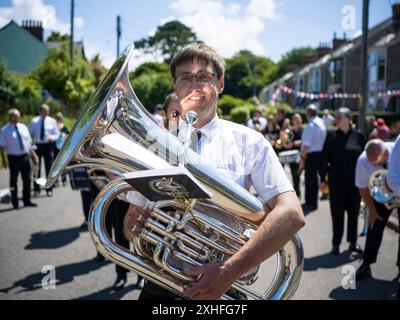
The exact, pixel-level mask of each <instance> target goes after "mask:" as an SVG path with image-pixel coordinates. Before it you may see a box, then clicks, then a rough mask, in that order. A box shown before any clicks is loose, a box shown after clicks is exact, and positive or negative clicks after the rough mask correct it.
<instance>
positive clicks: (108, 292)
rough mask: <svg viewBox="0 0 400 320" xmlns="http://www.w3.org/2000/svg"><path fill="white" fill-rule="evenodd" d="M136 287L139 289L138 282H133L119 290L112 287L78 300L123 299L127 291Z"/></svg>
mask: <svg viewBox="0 0 400 320" xmlns="http://www.w3.org/2000/svg"><path fill="white" fill-rule="evenodd" d="M136 289H138V287H137V285H136V284H131V285H129V286H127V287H124V288H122V289H121V290H118V291H115V290H113V288H112V287H110V288H105V289H103V290H100V291H98V292H94V293H91V294H89V295H87V296H83V297H79V298H77V300H121V299H122V298H123V297H124V296H125V295H126V294H127V293H129V292H131V291H133V290H136ZM139 290H141V289H139Z"/></svg>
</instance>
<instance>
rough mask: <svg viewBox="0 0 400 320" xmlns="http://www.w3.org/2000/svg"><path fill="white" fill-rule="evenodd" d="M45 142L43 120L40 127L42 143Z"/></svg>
mask: <svg viewBox="0 0 400 320" xmlns="http://www.w3.org/2000/svg"><path fill="white" fill-rule="evenodd" d="M43 140H44V118H42V124H41V126H40V141H41V142H43Z"/></svg>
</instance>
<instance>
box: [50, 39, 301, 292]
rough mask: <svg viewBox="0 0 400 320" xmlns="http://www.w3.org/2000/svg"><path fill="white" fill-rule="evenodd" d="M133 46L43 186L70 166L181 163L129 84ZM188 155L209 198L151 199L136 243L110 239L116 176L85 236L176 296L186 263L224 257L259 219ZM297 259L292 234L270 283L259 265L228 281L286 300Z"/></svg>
mask: <svg viewBox="0 0 400 320" xmlns="http://www.w3.org/2000/svg"><path fill="white" fill-rule="evenodd" d="M132 53H133V46H129V47H128V48H127V49H125V50H124V52H123V53H122V54H121V55H120V57H119V58H118V59H117V61H116V62H115V63H114V64H113V66H112V67H111V68H110V70H109V71H108V73H107V74H106V75H105V77H104V79H103V80H102V82H101V83H100V85H99V87H98V88H97V89H96V91H95V92H94V94H93V95H92V96H91V98H90V100H89V101H88V103H87V105H86V106H85V108H84V109H83V111H82V113H81V115H80V117H79V119H78V120H77V122H76V124H75V126H74V128H73V129H72V132H71V134H70V135H69V136H68V138H67V140H66V141H65V143H64V145H63V148H62V149H61V150H60V153H59V154H58V156H57V158H56V160H55V162H54V163H53V166H52V168H51V171H50V173H49V177H48V180H47V184H46V186H47V187H50V186H51V185H53V184H54V182H55V181H56V180H57V178H58V177H59V175H60V174H61V173H62V172H64V171H65V170H68V169H70V168H74V167H76V166H87V167H89V168H93V169H95V168H100V169H101V168H108V169H111V170H118V171H121V172H133V171H141V170H148V169H168V168H172V167H173V166H178V165H182V158H181V156H182V154H184V153H185V152H186V151H185V150H184V147H183V146H182V144H181V142H179V141H178V139H177V138H176V137H175V136H174V135H172V134H171V133H170V132H168V131H167V130H165V129H164V128H162V127H160V126H159V125H158V123H157V122H156V121H155V120H154V119H153V117H152V116H151V114H150V113H149V112H148V111H147V110H146V109H145V108H144V107H143V106H142V104H141V103H140V101H139V100H138V98H137V97H136V95H135V92H134V91H133V89H132V87H131V85H130V82H129V80H128V79H129V78H128V71H129V68H128V64H129V60H130V58H131V56H132ZM186 159H187V160H186V161H185V167H186V169H188V170H189V171H190V172H191V173H192V174H193V175H194V176H195V177H196V178H197V179H198V180H199V181H200V182H201V183H202V184H203V185H204V186H205V187H206V188H207V189H208V190H209V191H210V192H211V194H212V195H211V198H210V199H197V200H196V203H195V205H196V206H195V207H193V210H190V212H188V207H187V206H183V205H182V203H180V202H179V201H173V200H171V201H158V202H155V203H151V204H149V205H148V209H149V210H150V211H151V217H150V218H149V219H148V220H147V221H146V222H145V228H144V229H143V230H142V232H141V234H140V236H138V237H136V238H135V239H134V240H133V245H134V248H135V250H133V251H130V250H127V249H125V248H122V247H121V246H118V245H117V244H115V243H114V242H113V241H112V240H111V237H110V236H109V235H108V234H107V231H106V228H105V215H106V212H107V209H108V206H109V205H110V203H111V202H112V200H113V199H114V198H115V197H116V196H118V195H121V194H123V193H125V192H127V191H130V190H132V189H131V187H130V186H129V185H128V183H126V182H125V181H124V180H122V179H116V180H114V181H111V182H110V183H108V184H107V185H106V186H105V187H103V188H102V190H101V191H100V192H99V194H98V196H97V198H96V199H95V201H94V203H93V205H92V208H91V214H90V218H89V231H90V235H91V237H92V240H93V242H94V245H95V246H96V248H97V250H98V251H99V252H100V253H101V254H102V255H103V256H105V257H106V258H107V259H108V260H111V261H113V262H115V263H117V264H119V265H121V266H123V267H125V268H127V269H129V270H132V271H134V272H136V273H138V274H140V275H141V276H143V277H145V278H147V279H148V280H150V281H152V282H153V283H156V284H158V285H159V286H162V287H164V288H166V289H168V290H170V291H171V292H173V293H176V294H178V295H182V293H183V290H184V288H185V287H186V286H187V285H189V284H190V283H192V282H193V281H196V279H193V278H191V277H189V276H187V275H185V274H184V273H183V272H182V268H183V266H184V265H185V264H191V265H199V264H206V263H213V262H219V261H225V260H226V259H228V258H229V257H230V256H232V255H233V254H235V252H237V251H238V250H239V249H240V248H241V246H243V245H244V244H245V243H246V241H247V240H248V239H249V238H250V237H251V236H252V234H254V233H255V232H256V231H257V228H258V227H257V225H255V224H254V222H253V221H259V219H261V218H263V215H262V213H263V205H262V203H261V201H260V200H259V199H258V198H256V197H254V196H253V195H252V194H250V193H249V192H248V191H246V190H245V189H243V188H242V187H241V186H239V185H238V184H236V183H235V182H233V181H231V180H229V179H227V178H226V177H225V176H223V175H221V174H220V172H218V170H217V169H215V168H214V167H212V166H210V165H208V164H205V163H202V162H200V161H199V158H198V155H197V154H196V153H194V152H193V151H192V150H190V149H189V150H187V158H186ZM191 204H193V203H191ZM189 207H190V206H189ZM197 208H199V209H197ZM303 260H304V257H303V248H302V244H301V241H300V239H299V237H298V236H297V235H295V236H294V237H293V238H292V239H291V240H290V241H289V242H288V243H287V244H285V246H284V247H283V248H282V249H280V250H279V251H278V252H277V254H276V270H275V274H274V277H273V279H272V282H271V284H270V285H269V286H268V287H266V285H265V283H264V282H263V281H262V275H261V273H260V271H259V268H260V266H259V267H256V268H253V269H251V270H249V271H248V272H246V274H243V275H242V276H241V277H240V278H239V279H238V280H237V281H235V282H234V284H233V286H232V288H233V289H235V290H236V291H239V292H241V293H242V294H244V295H245V296H246V297H247V298H249V299H289V298H290V297H292V296H293V294H294V293H295V291H296V289H297V287H298V285H299V282H300V278H301V274H302V270H303ZM261 266H262V265H261ZM260 279H261V280H260ZM222 298H224V299H232V296H230V295H228V294H225V295H224V296H223V297H222Z"/></svg>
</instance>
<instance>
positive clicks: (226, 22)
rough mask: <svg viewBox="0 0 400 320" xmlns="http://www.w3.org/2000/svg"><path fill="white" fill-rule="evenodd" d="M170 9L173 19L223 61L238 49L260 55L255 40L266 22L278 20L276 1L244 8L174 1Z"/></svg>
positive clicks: (213, 1) (211, 0)
mask: <svg viewBox="0 0 400 320" xmlns="http://www.w3.org/2000/svg"><path fill="white" fill-rule="evenodd" d="M170 7H171V9H172V10H173V11H174V12H175V14H176V15H177V18H176V19H178V20H180V21H181V22H182V23H184V24H186V25H187V26H189V27H191V28H192V29H193V31H194V32H196V34H197V36H198V38H199V39H200V40H202V41H204V42H206V43H207V44H209V45H210V46H212V47H215V48H216V49H217V50H218V51H219V52H220V53H221V54H222V55H223V56H225V57H230V56H232V55H233V54H235V53H236V52H238V51H239V50H242V49H248V50H251V51H253V52H254V53H256V54H260V55H264V54H265V47H264V45H263V43H262V42H261V41H260V40H259V36H260V34H261V33H262V32H263V31H264V29H265V26H266V23H267V21H268V20H276V19H278V18H279V17H278V13H277V5H276V0H250V1H249V2H248V3H247V5H241V4H239V3H235V2H233V3H230V4H224V3H223V1H222V0H176V1H174V2H173V3H172V4H171V5H170Z"/></svg>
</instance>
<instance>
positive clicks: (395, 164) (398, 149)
mask: <svg viewBox="0 0 400 320" xmlns="http://www.w3.org/2000/svg"><path fill="white" fill-rule="evenodd" d="M387 183H388V185H389V188H390V189H391V190H393V192H394V193H395V194H396V196H397V197H400V135H399V136H398V137H397V139H396V142H395V143H394V147H393V150H392V154H391V155H390V159H389V166H388V176H387Z"/></svg>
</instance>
